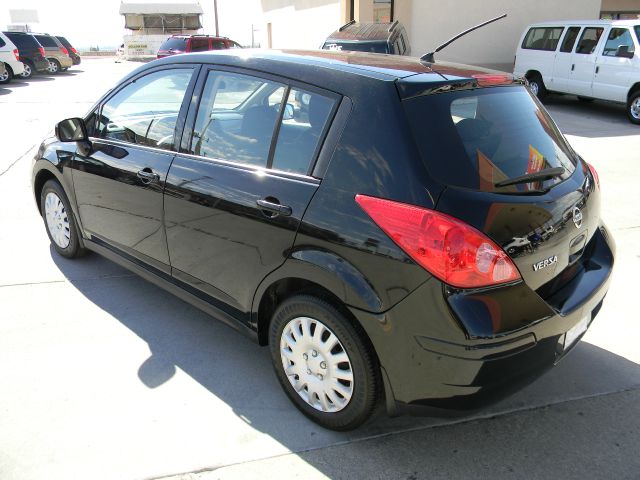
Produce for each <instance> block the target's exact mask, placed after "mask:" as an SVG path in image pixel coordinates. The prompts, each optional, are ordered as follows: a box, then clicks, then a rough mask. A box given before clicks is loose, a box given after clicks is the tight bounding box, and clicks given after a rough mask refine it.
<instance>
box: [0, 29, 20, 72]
mask: <svg viewBox="0 0 640 480" xmlns="http://www.w3.org/2000/svg"><path fill="white" fill-rule="evenodd" d="M22 72H24V65H23V64H22V62H21V61H20V52H19V51H18V49H17V48H16V46H15V45H14V43H13V42H12V41H11V39H9V37H7V36H6V35H5V34H4V33H0V84H5V83H9V82H10V81H11V79H12V78H13V77H14V76H16V75H20V74H22Z"/></svg>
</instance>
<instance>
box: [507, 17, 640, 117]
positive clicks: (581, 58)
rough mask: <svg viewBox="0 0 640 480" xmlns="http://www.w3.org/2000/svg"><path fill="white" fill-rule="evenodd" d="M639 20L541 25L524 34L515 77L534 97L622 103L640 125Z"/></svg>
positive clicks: (531, 27) (531, 26) (585, 21)
mask: <svg viewBox="0 0 640 480" xmlns="http://www.w3.org/2000/svg"><path fill="white" fill-rule="evenodd" d="M639 55H640V20H580V21H561V22H544V23H536V24H533V25H530V26H529V27H527V29H526V30H525V32H524V34H523V35H522V39H521V41H520V45H519V46H518V50H517V52H516V61H515V66H514V74H515V75H518V76H523V77H526V78H527V80H528V81H529V85H530V87H531V90H532V91H533V93H535V94H536V95H537V96H538V97H539V98H543V97H544V96H545V95H546V93H547V92H560V93H569V94H573V95H577V96H578V98H579V99H580V100H583V101H590V100H593V99H594V98H597V99H601V100H610V101H613V102H619V103H624V104H626V106H627V115H628V116H629V120H630V121H631V122H633V123H635V124H640V57H639Z"/></svg>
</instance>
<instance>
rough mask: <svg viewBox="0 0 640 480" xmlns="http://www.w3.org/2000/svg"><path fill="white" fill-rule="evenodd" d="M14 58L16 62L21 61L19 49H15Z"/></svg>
mask: <svg viewBox="0 0 640 480" xmlns="http://www.w3.org/2000/svg"><path fill="white" fill-rule="evenodd" d="M13 56H14V57H16V60H18V61H20V51H19V50H18V49H17V48H14V49H13Z"/></svg>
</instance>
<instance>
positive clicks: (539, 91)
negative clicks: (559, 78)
mask: <svg viewBox="0 0 640 480" xmlns="http://www.w3.org/2000/svg"><path fill="white" fill-rule="evenodd" d="M527 81H528V82H529V89H530V90H531V93H533V94H534V95H535V96H536V97H538V98H539V99H540V100H542V99H544V97H546V96H547V93H548V92H547V88H546V87H545V86H544V82H543V81H542V77H541V76H540V74H539V73H532V74H530V75H528V76H527Z"/></svg>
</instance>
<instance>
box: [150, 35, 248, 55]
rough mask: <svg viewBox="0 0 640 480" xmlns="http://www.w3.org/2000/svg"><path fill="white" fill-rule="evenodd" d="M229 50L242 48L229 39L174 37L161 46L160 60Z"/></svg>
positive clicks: (198, 36) (197, 36)
mask: <svg viewBox="0 0 640 480" xmlns="http://www.w3.org/2000/svg"><path fill="white" fill-rule="evenodd" d="M227 48H242V47H241V46H240V44H239V43H238V42H234V41H233V40H230V39H229V38H227V37H213V36H210V35H172V36H170V37H169V38H167V40H166V41H165V42H164V43H163V44H162V45H160V48H159V49H158V58H164V57H168V56H170V55H176V54H178V53H190V52H205V51H208V50H224V49H227Z"/></svg>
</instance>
